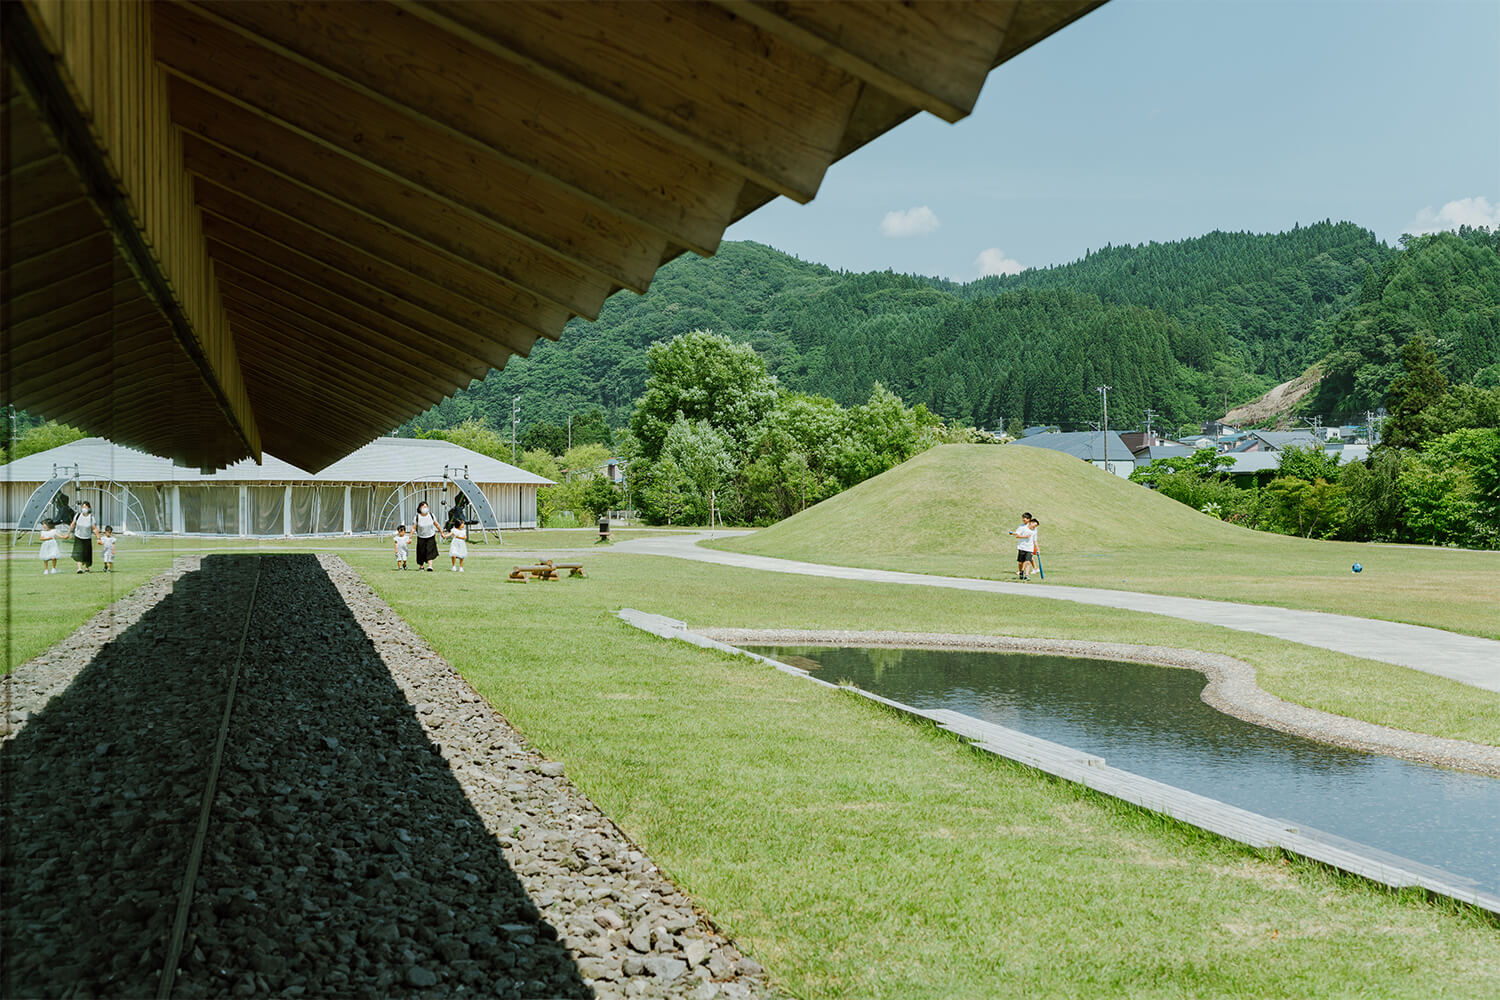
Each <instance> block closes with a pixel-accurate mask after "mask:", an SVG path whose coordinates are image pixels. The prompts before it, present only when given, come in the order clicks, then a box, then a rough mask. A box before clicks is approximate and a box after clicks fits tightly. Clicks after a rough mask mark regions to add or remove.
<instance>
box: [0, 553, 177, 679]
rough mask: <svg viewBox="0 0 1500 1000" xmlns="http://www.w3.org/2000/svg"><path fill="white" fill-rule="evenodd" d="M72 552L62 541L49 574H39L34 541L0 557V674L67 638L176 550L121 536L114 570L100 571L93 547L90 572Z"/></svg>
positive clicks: (165, 564) (169, 560)
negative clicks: (1, 635) (0, 623)
mask: <svg viewBox="0 0 1500 1000" xmlns="http://www.w3.org/2000/svg"><path fill="white" fill-rule="evenodd" d="M70 551H71V549H70V548H69V545H68V543H67V542H64V543H63V548H62V558H60V559H58V561H57V573H56V574H55V575H53V576H43V575H42V564H41V562H40V561H39V560H37V559H36V558H35V556H36V547H35V546H33V547H32V548H30V549H25V548H22V549H18V550H17V552H16V555H15V556H14V557H12V558H9V559H0V614H3V615H4V616H5V661H4V663H3V667H4V669H3V670H0V675H3V674H8V673H10V672H11V671H12V670H14V669H15V668H16V667H17V666H18V665H19V664H22V663H25V662H26V661H27V660H29V659H31V658H32V657H33V656H36V655H37V654H38V653H40V652H42V651H43V650H45V649H47V648H48V647H50V646H54V645H56V644H57V643H59V642H61V641H62V640H63V639H65V638H67V636H68V635H69V634H70V633H72V632H73V631H74V630H75V629H77V628H78V626H80V625H82V624H83V623H84V622H86V621H88V620H89V618H91V617H93V615H94V614H95V613H96V612H98V611H99V610H100V609H101V608H103V607H106V606H107V605H109V604H112V603H114V602H115V601H116V600H117V599H119V598H120V597H123V596H124V595H126V594H128V593H129V592H130V591H132V590H134V589H135V588H136V587H139V586H140V585H141V584H143V583H145V582H146V581H147V580H149V579H151V578H152V577H153V576H155V575H156V574H157V573H160V572H161V571H162V570H164V569H166V568H167V567H169V566H171V565H172V557H173V555H174V553H173V551H172V550H171V549H170V548H168V547H167V546H165V545H156V546H154V547H140V546H131V545H130V544H129V541H128V540H124V539H122V540H121V541H120V543H119V545H118V546H117V547H116V550H115V556H116V567H117V568H116V571H115V572H113V573H105V572H102V564H101V563H100V561H99V549H98V546H95V548H94V571H93V572H92V573H87V574H85V575H83V576H79V575H78V574H77V573H75V572H74V570H73V566H74V563H73V561H72V560H71V559H69V558H68V554H69V552H70Z"/></svg>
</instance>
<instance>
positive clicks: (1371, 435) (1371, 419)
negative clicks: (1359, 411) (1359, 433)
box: [1365, 410, 1375, 448]
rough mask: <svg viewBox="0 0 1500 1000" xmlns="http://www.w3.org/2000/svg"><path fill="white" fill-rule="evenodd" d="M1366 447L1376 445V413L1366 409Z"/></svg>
mask: <svg viewBox="0 0 1500 1000" xmlns="http://www.w3.org/2000/svg"><path fill="white" fill-rule="evenodd" d="M1365 447H1366V448H1373V447H1375V414H1374V413H1372V412H1371V411H1369V410H1366V411H1365Z"/></svg>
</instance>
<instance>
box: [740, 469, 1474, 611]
mask: <svg viewBox="0 0 1500 1000" xmlns="http://www.w3.org/2000/svg"><path fill="white" fill-rule="evenodd" d="M1022 511H1030V512H1032V513H1034V514H1035V515H1036V516H1037V517H1038V518H1040V519H1041V521H1042V535H1041V537H1042V566H1043V568H1044V569H1045V571H1046V575H1047V583H1046V584H1045V585H1046V586H1059V585H1061V586H1066V585H1070V584H1071V585H1074V586H1086V587H1105V588H1110V589H1114V590H1133V591H1140V592H1143V593H1152V594H1172V595H1176V596H1181V597H1203V598H1209V599H1212V600H1222V601H1241V602H1246V603H1251V604H1269V605H1277V606H1281V607H1289V608H1304V609H1307V610H1313V611H1330V612H1335V613H1338V614H1346V615H1355V616H1358V617H1361V618H1383V619H1386V620H1388V621H1397V622H1409V623H1411V624H1415V625H1430V626H1433V627H1435V628H1443V629H1449V630H1451V631H1455V632H1463V633H1466V634H1471V635H1480V636H1485V637H1488V638H1500V614H1497V612H1496V603H1495V595H1496V594H1497V593H1500V552H1474V551H1466V550H1459V549H1433V548H1423V547H1420V546H1406V545H1372V544H1361V543H1356V542H1327V541H1317V540H1308V539H1303V538H1292V537H1288V536H1286V535H1277V534H1271V533H1268V532H1260V531H1251V530H1249V529H1247V528H1241V527H1237V526H1235V525H1232V524H1226V523H1225V522H1223V521H1220V520H1218V519H1217V518H1213V517H1209V516H1208V515H1206V514H1200V513H1199V512H1197V511H1195V510H1191V509H1189V508H1188V507H1186V506H1184V505H1182V504H1180V503H1177V502H1176V501H1175V500H1170V499H1168V498H1166V497H1164V496H1161V495H1160V494H1157V493H1155V492H1153V491H1151V490H1148V489H1145V488H1144V487H1141V486H1137V485H1136V484H1134V483H1131V482H1128V481H1126V480H1123V479H1120V478H1119V477H1117V476H1113V475H1110V474H1108V473H1106V472H1104V471H1103V470H1101V469H1096V468H1094V467H1093V466H1091V465H1089V464H1088V463H1086V462H1081V461H1079V460H1078V459H1076V458H1072V457H1071V456H1068V455H1064V454H1062V453H1060V452H1054V451H1048V450H1046V449H1043V448H1028V447H1020V446H1016V447H1010V446H996V445H943V446H940V447H937V448H933V449H930V450H928V451H925V452H923V453H922V454H920V455H918V456H916V457H915V458H913V459H911V460H910V461H908V462H906V463H904V464H903V465H900V466H897V467H896V468H894V469H891V470H890V471H888V472H886V473H883V474H882V475H879V476H876V477H875V478H873V479H870V480H867V481H866V482H863V483H861V484H859V485H858V486H855V487H854V488H853V489H850V490H847V491H845V492H844V493H841V494H839V495H838V496H835V497H831V498H829V499H828V500H825V501H823V502H822V503H820V504H818V505H817V506H815V507H810V508H808V509H807V510H805V511H803V512H801V513H800V514H796V515H794V516H793V517H790V518H787V519H786V520H785V521H782V522H780V523H778V524H775V525H772V526H771V527H769V528H765V529H763V530H761V531H758V532H756V533H755V534H754V535H749V536H745V537H741V538H732V539H722V540H719V541H717V542H712V543H710V545H712V546H713V547H716V548H723V549H728V550H731V551H735V552H748V553H752V554H754V555H764V556H778V557H781V558H785V559H800V560H804V561H807V562H822V563H832V564H835V565H840V566H861V567H867V568H871V569H898V570H907V571H912V572H919V573H937V574H943V575H951V576H971V577H981V578H986V579H1006V578H1013V577H1014V575H1015V551H1016V544H1015V543H1016V540H1015V539H1014V538H1012V537H1010V535H1009V534H1007V532H1009V531H1010V529H1012V528H1014V527H1015V526H1016V524H1017V522H1018V520H1019V518H1020V514H1021V512H1022ZM1356 562H1357V563H1360V564H1361V565H1362V566H1363V567H1364V571H1363V572H1361V573H1358V574H1355V573H1353V572H1351V567H1352V566H1353V564H1354V563H1356Z"/></svg>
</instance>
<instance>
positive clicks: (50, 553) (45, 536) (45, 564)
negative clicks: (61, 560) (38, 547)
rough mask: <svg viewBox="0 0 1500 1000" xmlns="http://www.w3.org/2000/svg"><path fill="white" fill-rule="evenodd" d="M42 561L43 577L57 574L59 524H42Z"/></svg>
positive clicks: (49, 522) (46, 522) (47, 522)
mask: <svg viewBox="0 0 1500 1000" xmlns="http://www.w3.org/2000/svg"><path fill="white" fill-rule="evenodd" d="M38 556H39V557H40V559H41V560H42V575H43V576H51V575H52V574H53V573H56V572H57V522H56V521H43V522H42V551H41V552H39V553H38Z"/></svg>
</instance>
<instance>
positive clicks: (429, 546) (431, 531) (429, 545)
mask: <svg viewBox="0 0 1500 1000" xmlns="http://www.w3.org/2000/svg"><path fill="white" fill-rule="evenodd" d="M412 534H414V535H416V536H417V569H418V570H419V571H420V570H424V569H425V570H426V571H427V572H429V573H431V572H432V564H433V563H435V562H437V557H438V544H437V536H438V535H442V536H443V537H444V538H447V537H448V535H447V533H446V532H445V531H443V528H442V525H440V524H438V519H437V518H436V517H433V516H432V508H430V507H428V506H427V501H426V500H423V501H422V502H421V503H419V504H417V519H416V520H415V521H413V522H412Z"/></svg>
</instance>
